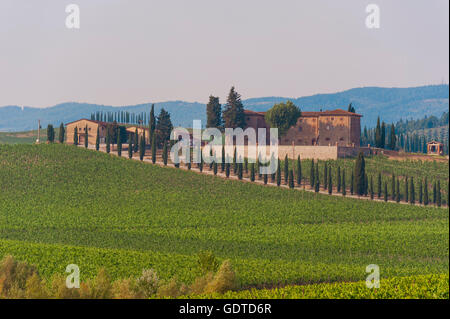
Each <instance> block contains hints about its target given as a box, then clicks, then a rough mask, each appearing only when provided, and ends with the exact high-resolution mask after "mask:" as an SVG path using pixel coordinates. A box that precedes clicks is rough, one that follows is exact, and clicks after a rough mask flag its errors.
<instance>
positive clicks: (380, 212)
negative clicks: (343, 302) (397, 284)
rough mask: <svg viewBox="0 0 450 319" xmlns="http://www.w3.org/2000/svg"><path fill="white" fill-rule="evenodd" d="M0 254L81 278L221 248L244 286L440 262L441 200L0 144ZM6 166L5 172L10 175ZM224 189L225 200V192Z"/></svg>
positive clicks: (443, 250) (185, 273)
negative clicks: (396, 198)
mask: <svg viewBox="0 0 450 319" xmlns="http://www.w3.org/2000/svg"><path fill="white" fill-rule="evenodd" d="M0 163H2V169H1V170H0V190H1V192H0V212H1V214H0V258H1V257H3V256H4V255H6V254H11V255H13V256H15V257H16V258H17V259H19V260H26V261H27V262H30V263H33V264H36V265H37V266H38V269H39V270H40V271H41V272H42V275H44V276H45V277H47V278H48V277H50V276H52V275H53V274H55V273H60V274H64V273H65V267H66V266H67V265H68V264H72V263H74V264H77V265H78V266H79V267H80V269H81V274H82V280H83V279H85V278H92V277H93V276H94V275H95V274H96V273H97V270H98V268H99V267H105V268H106V269H107V271H108V272H109V273H110V274H111V276H112V277H114V278H124V277H127V276H131V275H132V276H137V275H139V274H140V272H141V271H142V269H143V268H153V269H155V270H156V271H157V272H158V274H159V275H160V276H161V278H163V279H167V278H171V277H172V276H174V275H176V276H177V277H178V278H179V279H180V280H182V281H184V282H191V281H192V280H193V278H194V277H195V275H196V274H195V273H194V272H193V269H196V262H197V259H196V254H197V253H198V252H199V251H201V250H210V251H213V252H214V253H215V254H216V256H218V258H219V259H220V260H224V259H230V260H231V262H232V264H233V267H234V268H235V270H236V272H237V275H238V278H239V281H240V283H241V284H242V285H243V286H244V287H251V286H271V285H278V284H304V283H316V282H334V281H358V280H365V277H366V276H367V274H366V272H365V269H366V266H367V265H369V264H373V263H375V264H378V265H379V266H380V268H381V269H382V276H383V278H388V277H393V276H413V275H418V274H433V273H448V266H449V259H448V242H449V224H448V222H449V220H448V211H447V210H445V209H438V208H433V207H419V206H412V205H401V204H392V203H383V202H372V201H365V200H358V199H349V198H342V197H333V196H327V195H321V194H315V193H309V192H304V191H298V190H290V189H281V188H273V187H264V186H262V185H255V184H251V183H243V182H240V181H232V180H224V179H222V178H218V177H213V176H206V175H201V174H197V173H195V172H192V171H184V170H180V169H175V168H169V167H160V166H157V165H151V164H147V163H143V162H139V161H133V160H129V159H126V158H118V157H116V156H113V155H108V154H104V153H101V152H95V151H92V150H85V149H83V148H77V147H74V146H67V145H59V144H53V145H45V144H41V145H0ZM11 176H14V178H11ZM230 199H231V200H230Z"/></svg>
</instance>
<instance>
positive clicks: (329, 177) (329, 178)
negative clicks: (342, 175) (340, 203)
mask: <svg viewBox="0 0 450 319" xmlns="http://www.w3.org/2000/svg"><path fill="white" fill-rule="evenodd" d="M327 189H328V194H330V195H331V194H332V193H333V181H332V178H331V166H330V167H329V168H328V187H327Z"/></svg>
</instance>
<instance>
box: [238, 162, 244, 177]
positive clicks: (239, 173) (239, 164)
mask: <svg viewBox="0 0 450 319" xmlns="http://www.w3.org/2000/svg"><path fill="white" fill-rule="evenodd" d="M242 170H243V167H242V163H238V179H242Z"/></svg>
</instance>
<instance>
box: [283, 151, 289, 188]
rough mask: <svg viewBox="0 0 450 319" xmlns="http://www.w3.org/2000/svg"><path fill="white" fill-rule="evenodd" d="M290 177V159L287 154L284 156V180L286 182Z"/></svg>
mask: <svg viewBox="0 0 450 319" xmlns="http://www.w3.org/2000/svg"><path fill="white" fill-rule="evenodd" d="M288 177H289V160H288V156H287V154H286V156H285V157H284V182H285V183H286V184H287V183H288Z"/></svg>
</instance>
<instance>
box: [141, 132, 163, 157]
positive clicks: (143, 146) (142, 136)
mask: <svg viewBox="0 0 450 319" xmlns="http://www.w3.org/2000/svg"><path fill="white" fill-rule="evenodd" d="M166 150H167V149H166ZM144 154H145V141H144V135H141V140H140V143H139V159H140V160H141V161H142V160H143V159H144Z"/></svg>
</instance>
